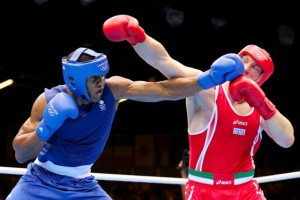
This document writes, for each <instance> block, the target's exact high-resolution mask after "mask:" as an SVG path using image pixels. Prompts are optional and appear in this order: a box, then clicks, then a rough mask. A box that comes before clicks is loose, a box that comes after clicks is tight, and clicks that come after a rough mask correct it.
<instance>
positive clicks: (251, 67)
mask: <svg viewBox="0 0 300 200" xmlns="http://www.w3.org/2000/svg"><path fill="white" fill-rule="evenodd" d="M242 60H243V62H244V66H245V75H246V76H247V77H248V78H251V79H252V80H254V81H257V80H258V79H259V77H260V76H261V75H262V73H263V70H262V68H261V67H260V66H259V65H258V64H257V63H256V62H255V61H254V60H253V59H252V58H251V57H250V56H248V55H244V56H243V57H242Z"/></svg>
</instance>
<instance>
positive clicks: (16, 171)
mask: <svg viewBox="0 0 300 200" xmlns="http://www.w3.org/2000/svg"><path fill="white" fill-rule="evenodd" d="M26 170H27V169H26V168H18V167H0V174H11V175H23V174H25V173H26ZM92 175H93V176H94V177H95V179H96V180H106V181H125V182H143V183H158V184H177V185H183V184H185V183H186V182H187V180H188V179H187V178H172V177H157V176H140V175H121V174H105V173H92ZM299 177H300V171H296V172H289V173H282V174H275V175H268V176H261V177H257V178H254V179H256V180H257V182H258V183H268V182H274V181H281V180H288V179H295V178H299Z"/></svg>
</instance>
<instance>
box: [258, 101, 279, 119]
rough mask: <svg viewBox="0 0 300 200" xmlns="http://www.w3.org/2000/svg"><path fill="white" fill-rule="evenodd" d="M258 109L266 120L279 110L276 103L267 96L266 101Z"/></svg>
mask: <svg viewBox="0 0 300 200" xmlns="http://www.w3.org/2000/svg"><path fill="white" fill-rule="evenodd" d="M258 110H259V113H260V114H261V116H262V118H264V119H265V120H268V119H270V118H271V117H273V116H274V115H275V113H276V111H277V109H276V107H275V105H274V104H273V103H272V102H271V101H270V100H269V99H268V98H265V100H264V103H263V104H262V105H261V106H260V107H259V109H258Z"/></svg>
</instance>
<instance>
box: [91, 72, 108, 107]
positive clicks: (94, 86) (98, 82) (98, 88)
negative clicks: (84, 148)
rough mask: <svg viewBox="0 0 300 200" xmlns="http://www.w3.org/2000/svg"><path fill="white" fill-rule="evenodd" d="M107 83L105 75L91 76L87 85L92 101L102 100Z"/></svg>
mask: <svg viewBox="0 0 300 200" xmlns="http://www.w3.org/2000/svg"><path fill="white" fill-rule="evenodd" d="M104 84H105V77H104V76H91V77H89V78H88V80H87V82H86V87H87V90H88V93H89V96H90V99H91V102H94V103H96V102H98V101H100V98H101V95H102V92H103V89H104Z"/></svg>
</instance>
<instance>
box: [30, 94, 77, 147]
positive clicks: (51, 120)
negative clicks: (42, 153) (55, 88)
mask: <svg viewBox="0 0 300 200" xmlns="http://www.w3.org/2000/svg"><path fill="white" fill-rule="evenodd" d="M78 114H79V112H78V107H77V104H76V102H75V100H74V99H73V97H71V96H70V95H69V94H66V93H58V94H57V95H56V96H55V97H54V98H53V99H51V101H50V102H49V103H48V104H47V106H46V108H45V110H44V113H43V120H42V121H41V122H40V123H39V125H38V126H37V127H36V133H37V135H38V136H39V138H40V139H41V140H43V141H45V142H46V141H48V139H49V138H50V137H51V136H52V135H53V133H54V132H55V131H56V130H57V129H58V128H59V127H60V126H61V125H62V124H63V123H64V121H65V120H66V119H67V118H72V119H75V118H76V117H77V116H78Z"/></svg>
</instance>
